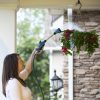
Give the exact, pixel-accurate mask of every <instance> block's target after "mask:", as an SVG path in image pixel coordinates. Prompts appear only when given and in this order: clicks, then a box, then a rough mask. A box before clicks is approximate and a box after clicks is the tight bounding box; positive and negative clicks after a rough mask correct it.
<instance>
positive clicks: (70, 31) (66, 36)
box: [65, 29, 73, 39]
mask: <svg viewBox="0 0 100 100" xmlns="http://www.w3.org/2000/svg"><path fill="white" fill-rule="evenodd" d="M72 32H73V30H69V29H68V30H66V32H65V38H66V39H68V38H69V37H70V34H71V33H72Z"/></svg>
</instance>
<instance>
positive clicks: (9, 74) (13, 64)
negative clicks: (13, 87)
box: [2, 53, 23, 96]
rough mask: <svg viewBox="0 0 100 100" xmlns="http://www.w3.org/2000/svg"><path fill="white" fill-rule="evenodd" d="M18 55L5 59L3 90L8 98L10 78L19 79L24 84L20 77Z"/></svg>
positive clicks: (14, 54)
mask: <svg viewBox="0 0 100 100" xmlns="http://www.w3.org/2000/svg"><path fill="white" fill-rule="evenodd" d="M18 56H19V55H18V54H16V53H13V54H9V55H7V56H6V57H5V59H4V63H3V73H2V89H3V94H4V95H5V96H6V84H7V82H8V80H10V78H16V79H18V80H19V81H20V82H21V83H22V84H23V81H22V80H21V79H20V78H19V75H18Z"/></svg>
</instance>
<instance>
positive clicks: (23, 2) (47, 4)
mask: <svg viewBox="0 0 100 100" xmlns="http://www.w3.org/2000/svg"><path fill="white" fill-rule="evenodd" d="M80 1H81V2H82V4H83V7H82V8H83V9H100V0H80ZM76 2H77V0H0V6H1V7H7V6H9V7H10V6H14V5H15V6H17V5H19V4H20V5H19V6H20V7H24V8H26V7H29V8H30V7H31V8H33V7H39V8H68V7H72V8H76V7H75V3H76Z"/></svg>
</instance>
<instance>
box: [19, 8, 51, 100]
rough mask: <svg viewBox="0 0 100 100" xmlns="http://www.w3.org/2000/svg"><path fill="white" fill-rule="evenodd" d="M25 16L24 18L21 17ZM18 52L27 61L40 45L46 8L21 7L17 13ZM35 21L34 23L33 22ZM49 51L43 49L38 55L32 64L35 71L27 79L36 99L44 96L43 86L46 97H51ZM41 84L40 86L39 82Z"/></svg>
mask: <svg viewBox="0 0 100 100" xmlns="http://www.w3.org/2000/svg"><path fill="white" fill-rule="evenodd" d="M20 16H23V19H21V18H20ZM17 19H18V20H17V52H18V53H19V54H20V55H21V57H22V58H23V59H24V60H25V61H27V59H28V57H29V55H30V54H31V52H32V50H33V49H34V48H35V47H36V46H37V45H38V43H39V40H40V39H41V38H40V36H39V34H41V33H42V34H43V27H44V24H43V23H44V19H45V10H43V9H42V10H40V9H35V10H32V9H21V10H20V11H19V12H18V14H17ZM33 22H34V24H33ZM48 62H49V61H48V53H47V52H45V51H43V52H42V53H41V54H40V55H38V56H37V57H36V59H35V61H34V63H33V64H32V66H33V72H32V73H31V75H30V77H29V78H28V79H27V80H26V83H27V84H28V86H29V87H30V89H31V90H32V93H33V95H34V100H37V97H40V98H42V96H43V94H42V93H41V91H40V87H41V88H42V90H43V92H44V94H46V93H48V94H47V95H45V99H46V100H48V99H49V96H48V95H49V92H48V91H49V77H48V76H49V64H48ZM38 83H40V85H41V86H39V84H38Z"/></svg>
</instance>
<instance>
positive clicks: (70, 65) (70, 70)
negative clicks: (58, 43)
mask: <svg viewBox="0 0 100 100" xmlns="http://www.w3.org/2000/svg"><path fill="white" fill-rule="evenodd" d="M67 12H68V14H67V15H68V29H72V28H73V25H72V9H71V8H69V9H68V10H67ZM68 100H73V52H72V55H68Z"/></svg>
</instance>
